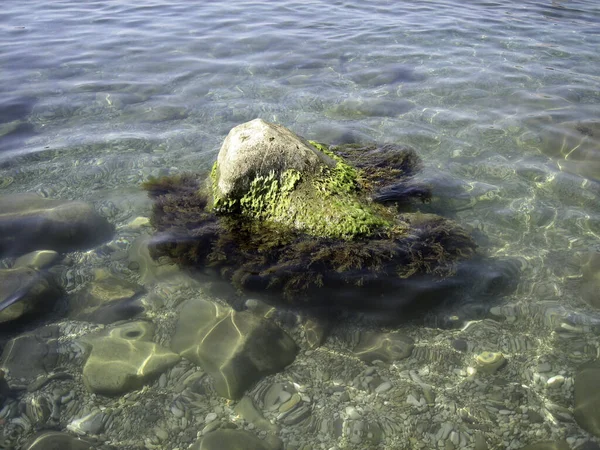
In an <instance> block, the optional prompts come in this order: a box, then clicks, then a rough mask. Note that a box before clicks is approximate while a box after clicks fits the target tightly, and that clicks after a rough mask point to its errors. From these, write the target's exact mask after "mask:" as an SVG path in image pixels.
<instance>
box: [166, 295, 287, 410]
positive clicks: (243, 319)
mask: <svg viewBox="0 0 600 450" xmlns="http://www.w3.org/2000/svg"><path fill="white" fill-rule="evenodd" d="M171 348H172V349H173V350H174V351H176V352H177V353H179V354H180V355H181V356H183V357H184V358H186V359H189V360H190V361H192V362H193V363H195V364H198V365H200V366H201V367H202V368H203V369H204V370H206V371H207V372H208V373H209V374H210V375H211V376H212V377H213V379H214V381H215V388H216V390H217V392H218V393H219V394H220V395H222V396H223V397H227V398H231V399H238V398H240V397H241V396H242V395H243V394H244V392H245V391H246V390H247V389H248V388H249V387H250V386H252V385H253V384H254V383H255V382H256V381H258V380H259V379H260V378H262V377H263V376H265V375H269V374H272V373H276V372H279V371H280V370H282V369H283V368H284V367H285V366H287V365H289V364H291V363H292V362H293V361H294V359H295V357H296V352H297V347H296V344H295V343H294V341H293V340H292V338H290V337H289V336H288V335H287V334H286V333H285V332H284V331H283V330H282V329H281V328H279V326H277V325H276V324H275V323H274V322H272V321H270V320H268V319H264V318H261V317H258V316H256V315H254V314H252V313H250V312H247V311H242V312H238V311H234V310H233V309H231V308H229V307H223V306H221V305H218V304H216V303H213V302H211V301H208V300H201V299H196V300H188V301H187V302H186V303H185V305H184V306H183V308H182V309H181V312H180V315H179V321H178V322H177V328H176V331H175V335H174V336H173V340H172V342H171Z"/></svg>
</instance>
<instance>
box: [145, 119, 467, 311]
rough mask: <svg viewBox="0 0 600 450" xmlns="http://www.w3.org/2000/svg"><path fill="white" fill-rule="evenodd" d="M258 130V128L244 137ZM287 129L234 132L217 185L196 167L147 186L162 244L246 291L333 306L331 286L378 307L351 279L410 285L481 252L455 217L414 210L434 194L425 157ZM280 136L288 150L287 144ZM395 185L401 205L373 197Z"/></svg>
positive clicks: (367, 284)
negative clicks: (422, 174)
mask: <svg viewBox="0 0 600 450" xmlns="http://www.w3.org/2000/svg"><path fill="white" fill-rule="evenodd" d="M248 128H250V129H251V130H253V131H252V134H250V132H248V134H244V133H246V131H244V130H247V129H248ZM283 130H285V129H283V128H282V127H280V126H275V125H272V124H267V123H265V122H262V121H252V122H250V123H249V124H245V125H242V126H240V128H238V127H236V128H235V129H233V130H232V131H231V133H230V135H231V136H232V137H231V138H230V137H228V138H227V139H226V142H225V143H224V145H223V148H222V149H221V152H220V154H219V158H218V162H217V163H216V164H215V166H214V167H213V171H212V174H211V177H210V179H209V180H208V185H209V186H208V187H207V186H206V185H205V184H204V183H202V182H201V181H200V180H198V179H196V177H195V176H192V175H179V176H174V177H170V178H161V179H157V180H151V181H149V182H148V183H146V184H145V188H146V189H147V190H148V191H149V193H150V195H151V197H153V198H154V199H155V205H154V211H153V217H152V224H153V226H154V227H156V228H157V229H158V230H159V231H160V232H161V234H160V235H159V236H157V237H156V238H155V239H154V240H153V241H152V244H151V248H150V253H151V254H152V255H153V256H154V257H161V256H169V257H171V258H172V259H173V260H174V261H176V262H177V263H179V264H182V265H187V266H194V267H198V268H204V267H206V266H211V267H213V268H215V269H217V270H219V271H220V273H221V275H222V276H224V277H225V278H226V279H229V280H231V281H232V282H233V284H234V285H235V286H236V287H238V288H242V289H245V290H252V291H259V292H264V291H272V292H282V291H283V293H284V294H285V298H287V299H288V300H292V301H297V300H298V299H300V298H302V300H303V301H305V300H306V299H307V298H312V299H314V300H315V302H318V303H321V304H322V300H319V297H320V296H321V295H326V296H327V297H328V299H329V298H330V299H331V300H329V301H330V302H331V303H333V302H334V299H336V300H335V301H339V303H341V305H342V307H344V308H346V307H359V308H361V307H365V306H366V307H368V305H365V304H364V295H363V296H361V297H362V298H361V299H346V298H344V295H345V293H344V288H347V287H350V288H351V289H356V288H357V287H358V288H360V289H361V290H364V292H367V291H368V290H370V289H374V290H379V289H381V288H383V289H387V290H388V291H396V292H398V291H400V290H402V289H404V288H406V282H407V281H410V280H412V279H413V277H418V276H420V275H423V274H428V275H430V276H431V277H433V278H434V279H435V280H439V279H442V278H445V277H448V276H451V275H453V274H454V273H455V270H456V265H457V263H458V262H459V261H461V260H464V259H468V258H470V257H471V256H472V255H473V254H474V252H475V244H474V242H473V240H472V239H471V237H470V236H469V235H468V233H467V232H466V231H465V230H463V229H462V228H460V227H459V226H458V225H456V224H455V223H454V222H452V221H450V220H448V219H444V218H442V217H440V216H436V215H433V214H421V213H418V212H416V213H415V212H407V211H406V208H404V206H405V205H406V204H410V202H411V199H414V200H417V201H428V199H429V197H430V193H429V191H428V189H427V187H426V186H423V185H419V184H414V183H412V182H411V176H412V174H413V173H414V172H415V171H416V170H417V169H418V168H419V164H420V162H419V158H418V157H417V155H416V154H415V152H414V150H412V149H410V148H406V147H398V146H389V145H388V146H383V147H377V146H367V147H364V146H363V147H361V146H356V145H347V146H340V147H327V146H325V145H322V144H318V143H314V142H311V143H307V142H306V141H305V140H303V139H301V138H299V137H296V136H295V135H293V133H291V132H290V131H288V130H285V132H284V131H283ZM276 132H277V133H280V134H281V135H282V136H284V137H285V139H284V138H283V137H280V135H279V134H276ZM261 133H262V134H261ZM250 135H251V136H252V137H250ZM233 140H235V142H236V143H237V144H236V146H234V147H233V148H234V149H235V151H234V150H232V149H231V148H230V147H231V143H230V141H233ZM280 140H281V142H282V143H286V145H285V146H284V147H285V148H280V147H277V146H276V143H277V145H279V144H278V143H279V142H280ZM248 142H250V143H251V145H250V144H248V146H245V145H244V143H248ZM299 149H303V151H302V152H300V151H299ZM272 152H275V153H276V155H275V156H274V155H272ZM246 153H247V154H246ZM302 154H304V155H305V156H304V158H305V161H304V165H302V164H301V163H300V162H298V160H297V158H298V155H302ZM286 155H288V156H286ZM246 157H248V158H249V159H248V161H247V160H246V159H245V158H246ZM302 167H304V168H302ZM392 185H394V186H397V189H395V194H394V199H393V201H391V202H387V201H386V203H390V204H386V205H382V204H380V203H376V202H374V201H373V199H372V197H373V195H374V194H375V193H376V192H379V191H380V190H382V189H386V188H387V187H389V186H392ZM400 185H401V186H400ZM400 204H402V205H403V208H404V209H403V212H401V213H399V211H398V205H400ZM410 282H411V283H412V281H410ZM412 284H413V285H414V283H412ZM420 284H422V283H421V282H420ZM434 284H435V283H429V285H430V286H433V285H434ZM324 292H328V293H327V294H325V293H324ZM330 294H333V295H330ZM303 304H305V303H303Z"/></svg>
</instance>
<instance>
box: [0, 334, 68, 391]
mask: <svg viewBox="0 0 600 450" xmlns="http://www.w3.org/2000/svg"><path fill="white" fill-rule="evenodd" d="M58 337H59V330H58V326H55V325H50V326H45V327H41V328H38V329H37V330H35V331H33V332H31V333H26V334H22V335H20V336H17V337H16V338H14V339H11V340H10V341H9V342H8V343H7V344H6V346H5V347H4V351H3V352H2V358H1V364H0V367H1V368H2V370H3V371H4V372H6V374H7V375H8V377H10V380H13V381H14V380H19V383H22V382H31V381H33V380H35V379H36V378H38V377H39V376H44V375H47V374H49V373H51V372H52V371H53V370H54V368H55V367H56V365H57V364H58V353H59V352H58Z"/></svg>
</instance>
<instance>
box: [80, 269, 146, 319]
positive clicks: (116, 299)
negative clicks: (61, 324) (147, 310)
mask: <svg viewBox="0 0 600 450" xmlns="http://www.w3.org/2000/svg"><path fill="white" fill-rule="evenodd" d="M143 292H144V288H143V287H142V286H140V285H138V284H135V283H132V282H130V281H127V280H123V279H120V278H117V277H115V276H113V275H106V274H102V275H100V276H99V277H97V278H96V280H94V281H92V282H91V283H90V284H89V285H88V286H87V287H86V288H85V289H84V290H83V291H81V292H80V293H78V294H77V295H75V296H73V297H72V299H71V302H70V303H71V309H72V313H71V317H72V318H74V319H77V320H85V321H88V322H93V323H101V324H108V323H113V322H116V321H118V320H126V319H130V318H132V317H134V316H135V315H137V314H139V313H141V312H142V311H143V310H144V308H143V306H142V305H141V304H140V303H139V302H138V301H137V300H138V297H139V295H140V294H142V293H143Z"/></svg>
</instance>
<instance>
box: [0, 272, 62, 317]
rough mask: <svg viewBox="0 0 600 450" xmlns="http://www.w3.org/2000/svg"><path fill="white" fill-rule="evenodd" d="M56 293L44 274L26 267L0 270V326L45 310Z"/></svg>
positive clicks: (52, 283)
mask: <svg viewBox="0 0 600 450" xmlns="http://www.w3.org/2000/svg"><path fill="white" fill-rule="evenodd" d="M60 294H61V291H60V289H59V288H58V286H57V285H56V283H55V282H54V280H53V279H52V278H51V277H50V276H49V275H48V274H45V273H42V272H39V271H37V270H35V269H32V268H29V267H20V268H17V269H4V270H2V269H0V323H3V322H9V321H11V320H15V319H18V318H20V317H21V316H23V315H25V314H29V313H36V312H43V311H46V310H49V309H51V308H52V307H53V305H54V301H55V300H56V299H57V298H58V297H59V296H60Z"/></svg>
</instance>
